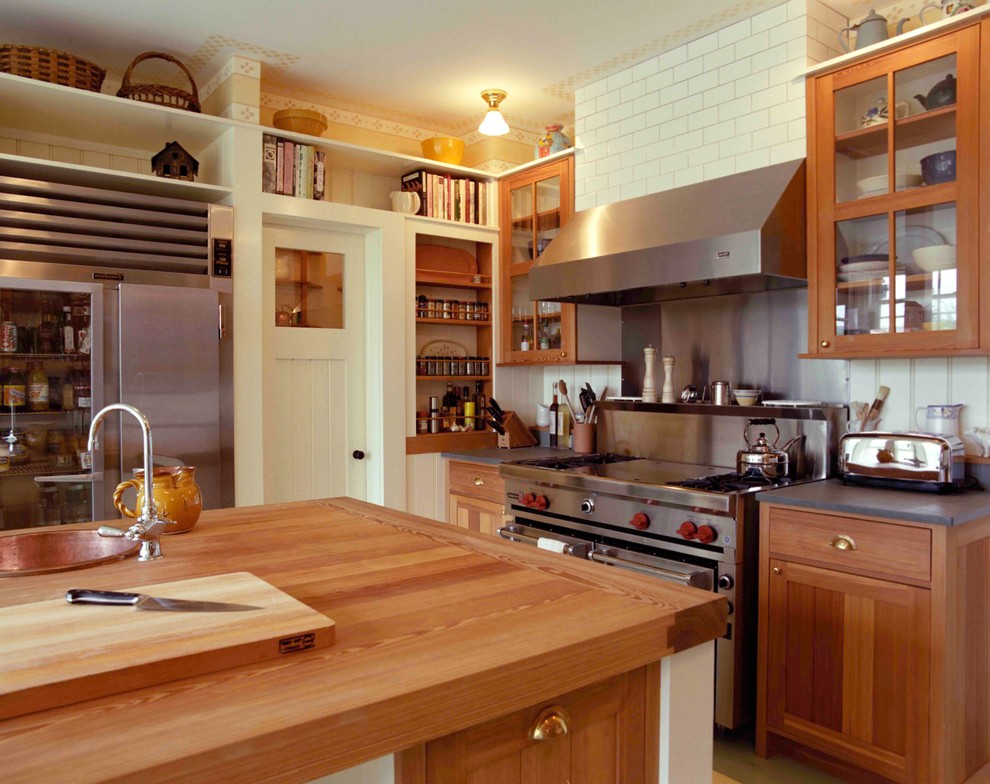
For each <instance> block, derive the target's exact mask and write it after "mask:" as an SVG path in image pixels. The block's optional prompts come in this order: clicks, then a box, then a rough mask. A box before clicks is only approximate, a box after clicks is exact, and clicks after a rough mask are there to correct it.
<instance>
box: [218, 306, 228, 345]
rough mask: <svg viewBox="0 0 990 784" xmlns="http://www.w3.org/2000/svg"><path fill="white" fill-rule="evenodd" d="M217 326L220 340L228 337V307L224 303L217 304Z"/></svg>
mask: <svg viewBox="0 0 990 784" xmlns="http://www.w3.org/2000/svg"><path fill="white" fill-rule="evenodd" d="M217 310H218V313H217V327H218V332H219V338H220V340H226V339H227V308H226V307H224V306H223V305H218V306H217Z"/></svg>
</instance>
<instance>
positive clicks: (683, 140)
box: [674, 131, 705, 152]
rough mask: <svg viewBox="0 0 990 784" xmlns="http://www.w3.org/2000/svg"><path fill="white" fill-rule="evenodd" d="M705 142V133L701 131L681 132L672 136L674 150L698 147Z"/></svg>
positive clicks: (684, 150) (680, 150)
mask: <svg viewBox="0 0 990 784" xmlns="http://www.w3.org/2000/svg"><path fill="white" fill-rule="evenodd" d="M704 143H705V135H704V133H703V132H701V131H691V132H690V133H682V134H681V135H680V136H675V137H674V152H686V151H688V150H693V149H695V148H696V147H700V146H701V145H702V144H704Z"/></svg>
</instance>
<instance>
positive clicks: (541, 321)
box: [536, 302, 561, 351]
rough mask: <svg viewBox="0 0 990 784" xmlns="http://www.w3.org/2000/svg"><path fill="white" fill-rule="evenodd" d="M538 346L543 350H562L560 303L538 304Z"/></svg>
mask: <svg viewBox="0 0 990 784" xmlns="http://www.w3.org/2000/svg"><path fill="white" fill-rule="evenodd" d="M536 313H537V317H538V318H537V325H536V330H537V344H538V347H539V348H540V349H542V350H544V351H545V350H547V349H554V348H560V341H561V337H560V327H561V323H560V303H559V302H537V303H536Z"/></svg>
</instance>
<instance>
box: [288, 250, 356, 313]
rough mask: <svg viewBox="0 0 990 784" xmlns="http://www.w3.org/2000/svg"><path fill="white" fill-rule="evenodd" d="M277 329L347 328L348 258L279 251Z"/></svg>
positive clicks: (303, 251) (336, 254)
mask: <svg viewBox="0 0 990 784" xmlns="http://www.w3.org/2000/svg"><path fill="white" fill-rule="evenodd" d="M275 325H276V326H279V327H322V328H324V329H343V328H344V256H343V255H342V254H340V253H327V252H323V251H309V250H298V249H295V248H275Z"/></svg>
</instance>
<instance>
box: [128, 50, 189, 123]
mask: <svg viewBox="0 0 990 784" xmlns="http://www.w3.org/2000/svg"><path fill="white" fill-rule="evenodd" d="M151 59H158V60H167V61H168V62H170V63H175V64H176V65H177V66H179V68H181V69H182V71H183V73H185V75H186V77H187V78H188V79H189V84H190V85H192V92H191V93H189V92H186V91H185V90H180V89H179V88H178V87H169V86H168V85H166V84H131V71H133V70H134V66H135V65H137V64H138V63H140V62H141V61H143V60H151ZM117 95H118V96H119V97H120V98H130V99H131V100H132V101H144V102H145V103H157V104H160V105H162V106H171V107H174V108H176V109H186V110H187V111H190V112H199V111H202V110H201V109H200V106H199V91H198V90H197V89H196V82H195V81H193V75H192V74H191V73H190V72H189V69H188V68H186V67H185V66H184V65H183V64H182V63H180V62H179V61H178V60H176V59H175V58H174V57H172V56H171V55H167V54H164V53H163V52H145V53H144V54H139V55H138V56H137V57H135V58H134V62H132V63H131V64H130V65H129V66H127V71H126V72H125V73H124V80H123V81H122V82H121V84H120V89H119V90H117Z"/></svg>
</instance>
